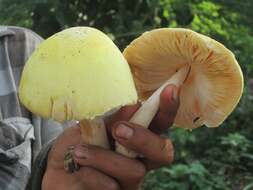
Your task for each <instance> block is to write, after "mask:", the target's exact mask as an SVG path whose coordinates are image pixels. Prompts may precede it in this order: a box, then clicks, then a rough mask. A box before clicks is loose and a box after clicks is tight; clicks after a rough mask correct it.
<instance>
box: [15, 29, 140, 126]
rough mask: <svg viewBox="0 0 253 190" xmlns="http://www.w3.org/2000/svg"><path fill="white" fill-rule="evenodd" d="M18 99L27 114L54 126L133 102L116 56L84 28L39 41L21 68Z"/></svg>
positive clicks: (104, 38) (127, 77)
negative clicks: (50, 121) (52, 120)
mask: <svg viewBox="0 0 253 190" xmlns="http://www.w3.org/2000/svg"><path fill="white" fill-rule="evenodd" d="M19 96H20V99H21V102H22V103H23V104H24V105H25V106H26V107H27V108H28V109H29V110H30V111H31V112H33V113H35V114H38V115H40V116H42V117H46V118H53V119H55V120H58V121H64V120H72V119H75V120H81V119H92V118H94V117H96V116H100V115H103V114H104V113H105V112H107V111H109V110H111V109H113V108H116V107H120V106H123V105H128V104H134V103H135V102H136V101H137V93H136V89H135V86H134V82H133V79H132V75H131V72H130V69H129V66H128V64H127V62H126V60H125V58H124V57H123V55H122V53H121V52H120V50H119V49H118V48H117V47H116V46H115V44H114V43H113V42H112V41H111V40H110V39H109V37H108V36H106V35H105V34H104V33H102V32H101V31H99V30H97V29H94V28H90V27H74V28H69V29H66V30H64V31H62V32H59V33H57V34H55V35H53V36H52V37H50V38H48V39H47V40H45V41H44V42H43V43H42V44H41V45H40V46H39V48H38V49H37V50H36V51H35V52H34V53H33V54H32V56H31V57H30V59H29V60H28V62H27V64H26V65H25V68H24V70H23V73H22V77H21V83H20V88H19Z"/></svg>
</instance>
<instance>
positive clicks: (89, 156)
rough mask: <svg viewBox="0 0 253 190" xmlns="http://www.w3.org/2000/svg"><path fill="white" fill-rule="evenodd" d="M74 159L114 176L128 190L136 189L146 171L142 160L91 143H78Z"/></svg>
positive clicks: (82, 164)
mask: <svg viewBox="0 0 253 190" xmlns="http://www.w3.org/2000/svg"><path fill="white" fill-rule="evenodd" d="M74 159H75V161H76V162H77V163H78V164H80V165H81V166H89V167H93V168H95V169H97V170H99V171H101V172H103V173H105V174H107V175H109V176H112V177H113V178H115V179H117V180H118V181H119V182H120V184H121V186H122V187H124V189H127V190H131V189H136V188H137V187H138V185H139V184H140V182H141V180H142V179H143V177H144V175H145V173H146V169H145V166H144V165H143V164H142V163H141V162H140V161H138V160H136V159H129V158H127V157H125V156H122V155H120V154H117V153H115V152H112V151H108V150H105V149H102V148H99V147H96V146H91V145H85V146H84V145H77V146H76V147H75V151H74Z"/></svg>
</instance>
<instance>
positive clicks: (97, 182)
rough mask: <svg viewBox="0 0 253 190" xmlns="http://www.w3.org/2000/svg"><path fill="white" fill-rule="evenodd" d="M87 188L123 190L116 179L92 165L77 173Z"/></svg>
mask: <svg viewBox="0 0 253 190" xmlns="http://www.w3.org/2000/svg"><path fill="white" fill-rule="evenodd" d="M75 174H76V175H77V176H78V178H79V179H80V182H82V185H83V187H84V189H85V190H101V189H106V190H121V188H120V185H119V184H118V183H117V182H116V180H115V179H113V178H111V177H109V176H107V175H105V174H104V173H102V172H99V171H98V170H96V169H94V168H90V167H82V168H81V169H80V170H79V171H78V172H76V173H75Z"/></svg>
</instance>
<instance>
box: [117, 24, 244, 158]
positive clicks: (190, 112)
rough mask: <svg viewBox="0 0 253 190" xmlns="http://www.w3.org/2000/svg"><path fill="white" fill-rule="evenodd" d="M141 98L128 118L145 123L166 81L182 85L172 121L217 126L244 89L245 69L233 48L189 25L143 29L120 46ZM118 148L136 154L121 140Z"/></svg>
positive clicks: (182, 124)
mask: <svg viewBox="0 0 253 190" xmlns="http://www.w3.org/2000/svg"><path fill="white" fill-rule="evenodd" d="M123 55H124V56H125V58H126V59H127V61H128V63H129V65H130V68H131V71H132V74H133V77H134V81H135V85H136V88H137V92H138V95H139V97H140V99H141V100H142V101H144V103H143V104H142V106H141V107H140V109H139V110H138V111H137V112H136V113H135V114H134V116H133V117H132V118H131V119H130V122H133V123H136V124H139V125H142V126H144V127H148V125H149V124H150V122H151V120H152V119H153V117H154V116H155V114H156V112H157V111H158V107H159V96H160V93H161V91H162V90H163V88H164V87H165V86H166V85H168V84H174V85H176V86H177V87H179V88H180V97H179V98H180V107H179V109H178V112H177V115H176V118H175V120H174V125H175V126H177V127H182V128H186V129H194V128H197V127H200V126H202V125H206V126H207V127H218V126H219V125H220V124H221V123H222V122H223V121H224V120H225V119H226V118H227V117H228V115H229V114H230V113H231V112H232V111H233V109H234V108H235V107H236V105H237V103H238V102H239V100H240V97H241V95H242V91H243V74H242V71H241V69H240V66H239V65H238V63H237V61H236V59H235V57H234V55H233V53H232V52H231V51H229V50H228V49H227V48H226V47H224V46H223V45H222V44H221V43H219V42H217V41H215V40H213V39H211V38H209V37H207V36H204V35H202V34H199V33H196V32H194V31H191V30H189V29H181V28H178V29H177V28H161V29H154V30H152V31H149V32H145V33H144V34H143V35H141V36H140V37H138V38H137V39H135V40H134V41H133V42H131V43H130V45H129V46H128V47H127V48H126V49H125V50H124V52H123ZM116 150H117V152H120V153H122V154H124V155H126V156H129V157H135V156H136V153H134V152H132V151H130V150H127V149H126V148H124V147H123V146H121V145H120V144H117V145H116Z"/></svg>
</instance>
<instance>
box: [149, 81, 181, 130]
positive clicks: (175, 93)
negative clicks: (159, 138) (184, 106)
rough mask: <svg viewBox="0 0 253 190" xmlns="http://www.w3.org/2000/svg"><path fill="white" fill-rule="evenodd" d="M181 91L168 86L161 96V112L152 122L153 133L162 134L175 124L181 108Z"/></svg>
mask: <svg viewBox="0 0 253 190" xmlns="http://www.w3.org/2000/svg"><path fill="white" fill-rule="evenodd" d="M179 93H180V89H179V88H178V87H176V86H175V85H168V86H166V87H165V88H164V89H163V91H162V93H161V95H160V106H159V111H158V113H157V114H156V116H155V118H154V119H153V121H152V122H151V125H150V127H149V128H150V129H151V131H153V132H155V133H157V134H161V133H163V132H164V131H165V130H166V129H168V128H169V127H170V126H171V125H172V124H173V122H174V120H175V117H176V114H177V110H178V107H179Z"/></svg>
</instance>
